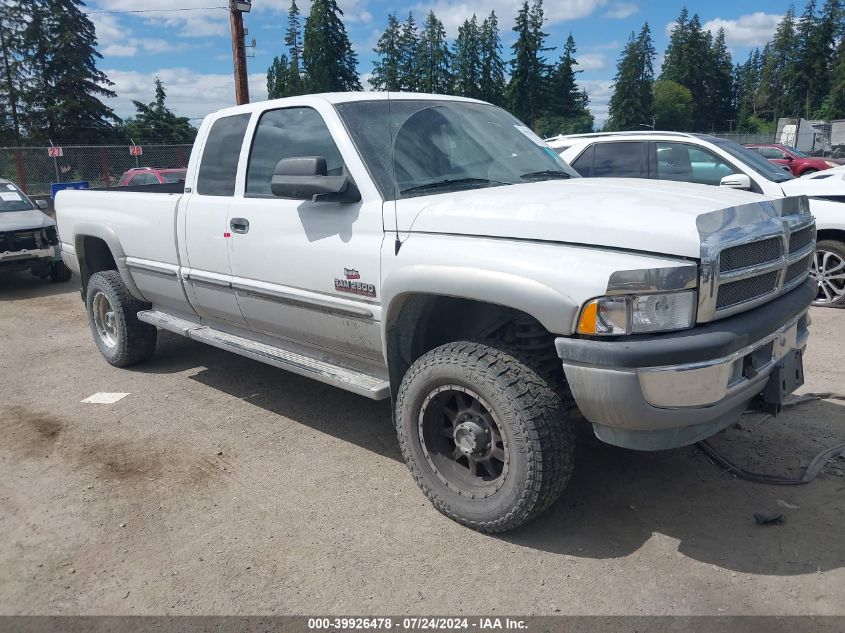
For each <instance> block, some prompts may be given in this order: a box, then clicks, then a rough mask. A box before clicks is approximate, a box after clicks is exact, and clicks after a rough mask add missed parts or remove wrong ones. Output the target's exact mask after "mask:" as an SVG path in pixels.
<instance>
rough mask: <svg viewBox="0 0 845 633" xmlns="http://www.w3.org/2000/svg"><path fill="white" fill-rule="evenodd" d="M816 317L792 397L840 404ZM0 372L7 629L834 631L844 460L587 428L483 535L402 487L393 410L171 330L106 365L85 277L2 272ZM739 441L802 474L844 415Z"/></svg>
mask: <svg viewBox="0 0 845 633" xmlns="http://www.w3.org/2000/svg"><path fill="white" fill-rule="evenodd" d="M812 318H813V321H814V325H813V326H812V331H813V335H812V339H811V342H810V346H809V351H808V354H807V356H806V376H807V384H806V385H805V387H804V388H803V391H813V392H819V391H840V392H845V340H843V326H845V311H834V310H814V311H813V313H812ZM0 372H2V373H1V374H0V375H2V382H0V394H2V399H0V403H2V404H0V534H2V538H0V613H2V614H125V613H129V614H163V613H167V614H198V613H202V614H285V613H290V614H301V613H307V614H362V615H363V614H394V615H398V614H405V613H412V614H426V615H430V614H443V615H458V614H477V613H492V614H522V615H527V614H554V613H563V614H597V613H598V614H616V615H639V614H695V615H697V614H783V615H786V614H796V615H798V614H839V615H842V614H845V569H843V566H845V541H843V538H842V534H843V532H845V502H843V493H845V477H843V475H845V460H838V461H837V462H836V463H834V464H833V465H831V466H829V467H828V468H826V469H825V470H824V471H823V472H822V474H821V476H820V477H819V478H818V479H817V480H816V481H814V482H812V483H811V484H810V485H807V486H803V487H788V488H787V487H773V486H763V485H759V484H753V483H749V482H746V481H742V480H738V479H736V478H734V477H732V476H731V475H730V474H728V473H725V472H722V470H721V469H720V468H719V467H717V466H715V465H713V464H711V463H710V462H709V461H708V460H707V459H706V458H705V457H704V456H703V455H702V454H701V453H700V452H698V451H697V449H695V448H683V449H678V450H673V451H665V452H661V453H635V452H629V451H624V450H621V449H616V448H613V447H610V446H605V445H603V444H601V443H599V442H598V441H596V440H594V439H592V438H591V437H590V436H589V434H588V433H583V434H582V436H583V441H582V445H581V446H580V447H579V453H578V461H577V473H576V475H575V477H574V479H573V481H572V483H571V486H570V488H569V489H568V490H567V492H566V493H565V494H564V496H563V497H562V498H561V499H560V501H559V502H558V503H557V504H556V505H555V506H554V507H552V508H551V510H550V511H548V512H546V513H545V514H544V515H543V516H541V517H540V518H539V519H538V520H536V521H535V522H533V523H531V524H530V525H528V526H525V527H523V528H521V529H519V530H517V531H515V532H512V533H509V534H506V535H500V536H488V535H483V534H479V533H476V532H472V531H470V530H468V529H465V528H462V527H460V526H458V525H457V524H455V523H452V522H451V521H449V520H448V519H446V518H445V517H443V516H441V515H440V514H438V513H437V512H436V511H435V510H434V509H433V508H431V506H430V505H429V504H428V502H427V501H426V500H425V498H424V497H423V495H422V494H421V493H420V492H419V491H418V490H417V488H416V486H415V485H414V483H413V481H412V480H411V477H410V476H409V474H408V472H407V471H406V469H405V466H404V465H403V464H402V462H401V459H400V455H399V451H398V447H397V443H396V440H395V437H394V433H393V431H392V427H391V422H390V411H389V405H388V404H387V403H374V402H370V401H368V400H365V399H363V398H360V397H357V396H354V395H351V394H348V393H345V392H343V391H340V390H337V389H333V388H331V387H328V386H325V385H321V384H319V383H316V382H313V381H310V380H308V379H305V378H300V377H298V376H295V375H293V374H289V373H286V372H284V371H281V370H277V369H274V368H271V367H267V366H264V365H261V364H259V363H256V362H253V361H250V360H247V359H244V358H241V357H238V356H235V355H232V354H229V353H226V352H223V351H219V350H216V349H212V348H210V347H206V346H203V345H201V344H198V343H195V342H192V341H188V340H186V339H182V338H180V337H177V336H175V335H169V334H167V333H161V335H160V338H159V347H158V353H157V354H156V356H155V358H154V359H153V360H152V361H151V362H149V363H147V364H145V365H143V366H140V367H137V368H133V369H131V370H121V369H115V368H113V367H110V366H109V365H107V364H106V363H105V362H104V361H103V360H102V359H101V357H100V356H99V354H98V352H97V350H96V348H95V346H94V343H93V342H92V340H91V336H90V332H89V330H88V325H87V322H86V320H85V315H84V311H83V306H82V303H81V301H80V300H79V293H78V285H77V283H76V280H73V281H71V282H70V283H67V284H57V285H56V284H49V283H44V282H41V281H39V280H37V279H35V278H34V277H31V276H27V275H12V276H6V277H2V278H0ZM96 392H128V393H129V394H130V395H129V396H127V397H125V398H124V399H122V400H120V401H119V402H117V403H115V404H110V405H107V404H83V403H81V402H80V401H81V400H83V399H84V398H86V397H88V396H90V395H92V394H94V393H96ZM738 426H739V428H733V429H730V430H729V431H727V432H725V433H723V434H721V435H719V436H718V437H716V438H714V440H713V444H714V446H716V447H717V448H718V449H719V450H721V451H723V452H724V454H726V455H728V456H729V457H730V458H731V459H733V460H735V461H736V462H738V463H740V464H742V465H744V466H747V467H751V468H754V469H757V470H760V471H765V472H771V473H779V474H784V475H792V476H794V475H798V474H800V471H801V467H802V466H806V464H807V463H808V462H809V460H810V459H811V458H812V457H813V456H814V455H815V454H816V453H817V452H818V451H819V450H821V449H822V448H824V447H827V446H833V445H835V444H839V443H843V442H845V406H843V403H842V402H836V401H832V400H824V401H815V402H810V403H808V404H804V405H801V406H799V407H796V408H794V409H791V410H789V411H788V412H786V413H784V414H782V415H781V416H779V417H777V418H775V419H771V418H769V419H765V418H764V416H761V415H749V416H746V417H745V418H743V420H742V421H741V423H740V424H739V425H738ZM774 511H779V512H782V513H783V514H784V516H785V518H784V522H783V524H782V525H773V526H767V527H761V526H758V525H756V524H755V522H754V519H753V518H752V515H753V514H754V513H755V512H774Z"/></svg>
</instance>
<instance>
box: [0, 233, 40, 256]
mask: <svg viewBox="0 0 845 633" xmlns="http://www.w3.org/2000/svg"><path fill="white" fill-rule="evenodd" d="M40 242H41V236H40V235H39V236H38V237H37V238H36V235H35V232H34V231H8V232H6V233H0V250H3V251H8V252H10V253H14V252H17V251H22V250H24V249H26V250H28V251H33V250H36V249H39V248H41V246H40Z"/></svg>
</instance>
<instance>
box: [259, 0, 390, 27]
mask: <svg viewBox="0 0 845 633" xmlns="http://www.w3.org/2000/svg"><path fill="white" fill-rule="evenodd" d="M367 2H368V0H338V3H337V4H338V6H339V7H340V10H341V11H343V21H344V23H347V22H351V23H355V22H362V23H364V24H369V23H370V22H372V20H373V15H372V14H371V13H370V12H369V11H368V10H367ZM296 6H297V7H298V8H299V12H300V14H301V15H302V23H303V25H304V24H305V16H307V15H308V13H309V12H310V11H311V2H310V0H302V1H301V2H299V1H297V3H296ZM288 9H290V0H261V2H256V3H254V4H253V8H252V12H253V13H262V12H265V11H269V12H275V13H284V14H285V15H287V13H288ZM285 24H287V22H285Z"/></svg>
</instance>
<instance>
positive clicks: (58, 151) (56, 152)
mask: <svg viewBox="0 0 845 633" xmlns="http://www.w3.org/2000/svg"><path fill="white" fill-rule="evenodd" d="M64 155H65V153H64V150H63V149H62V148H61V147H48V148H47V156H49V157H50V158H61V157H62V156H64Z"/></svg>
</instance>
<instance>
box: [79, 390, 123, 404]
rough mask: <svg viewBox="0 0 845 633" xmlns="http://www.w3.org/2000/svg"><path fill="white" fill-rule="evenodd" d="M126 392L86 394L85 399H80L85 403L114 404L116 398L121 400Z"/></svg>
mask: <svg viewBox="0 0 845 633" xmlns="http://www.w3.org/2000/svg"><path fill="white" fill-rule="evenodd" d="M128 395H129V394H128V393H108V392H101V393H95V394H94V395H93V396H88V397H87V398H85V400H80V402H84V403H85V404H114V403H115V402H117V401H118V400H123V399H124V398H125V397H126V396H128Z"/></svg>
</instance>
